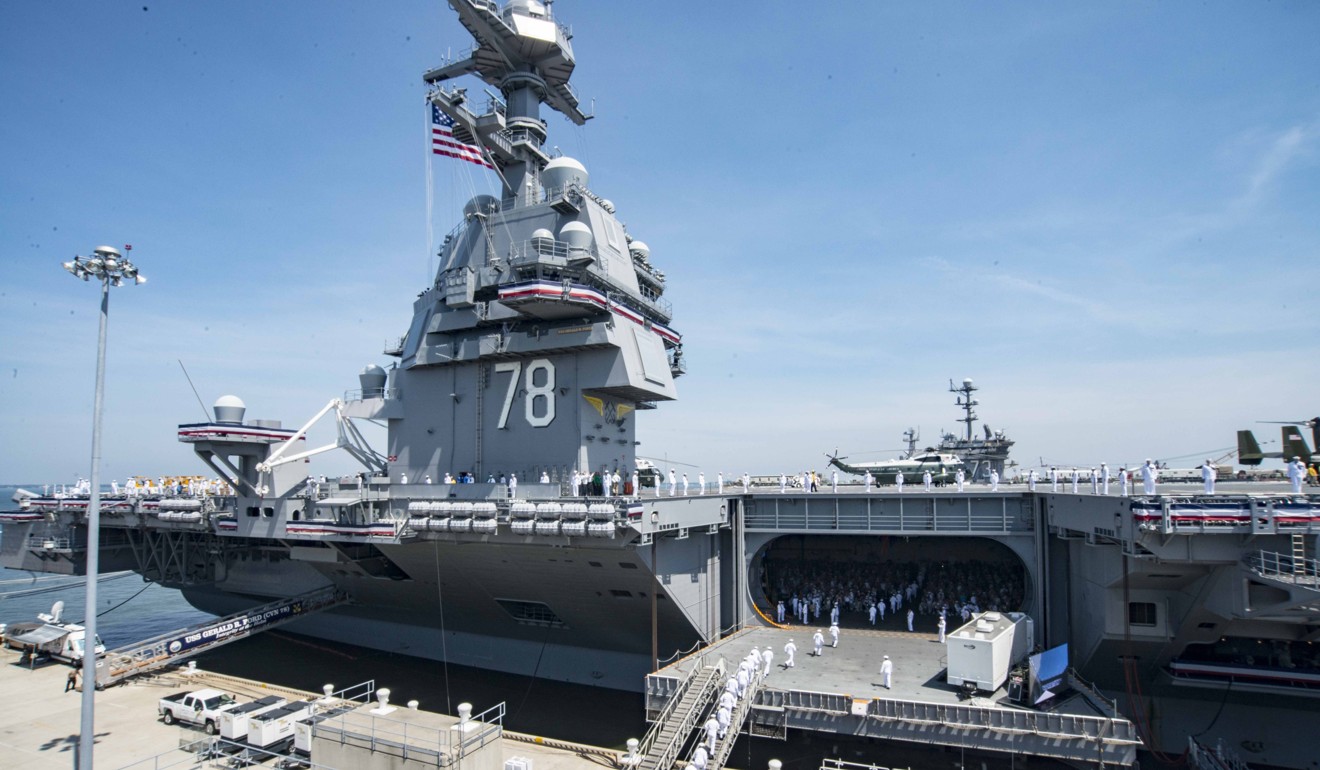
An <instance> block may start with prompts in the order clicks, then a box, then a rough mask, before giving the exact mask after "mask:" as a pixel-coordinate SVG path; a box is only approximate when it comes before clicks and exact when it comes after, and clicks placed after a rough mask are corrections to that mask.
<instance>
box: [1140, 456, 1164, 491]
mask: <svg viewBox="0 0 1320 770" xmlns="http://www.w3.org/2000/svg"><path fill="white" fill-rule="evenodd" d="M1159 480H1160V472H1159V470H1158V469H1157V468H1156V467H1155V463H1153V462H1151V461H1150V458H1149V457H1147V458H1146V464H1145V465H1143V466H1141V492H1142V494H1146V495H1153V494H1155V482H1157V481H1159Z"/></svg>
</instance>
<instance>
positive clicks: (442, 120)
mask: <svg viewBox="0 0 1320 770" xmlns="http://www.w3.org/2000/svg"><path fill="white" fill-rule="evenodd" d="M431 152H433V153H435V154H436V155H444V156H445V157H447V158H458V159H459V160H465V161H467V162H468V163H475V164H477V165H478V166H485V167H486V168H495V167H494V166H492V165H491V164H490V162H489V161H487V160H486V158H485V156H483V155H482V154H481V148H480V147H478V146H476V145H475V144H464V143H462V142H460V141H458V140H457V139H455V138H454V119H453V118H451V117H449V116H448V115H446V114H444V113H443V112H441V111H440V108H439V107H437V106H435V105H434V104H433V105H431Z"/></svg>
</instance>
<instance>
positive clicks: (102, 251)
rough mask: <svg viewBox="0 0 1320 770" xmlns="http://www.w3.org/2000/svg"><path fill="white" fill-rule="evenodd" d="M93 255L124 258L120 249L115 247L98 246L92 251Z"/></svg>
mask: <svg viewBox="0 0 1320 770" xmlns="http://www.w3.org/2000/svg"><path fill="white" fill-rule="evenodd" d="M92 253H93V254H96V255H98V256H101V257H122V256H124V255H123V254H121V253H120V252H119V249H116V248H115V247H114V246H97V247H96V248H95V249H93V250H92Z"/></svg>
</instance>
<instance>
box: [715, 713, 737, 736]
mask: <svg viewBox="0 0 1320 770" xmlns="http://www.w3.org/2000/svg"><path fill="white" fill-rule="evenodd" d="M715 721H716V722H719V724H720V738H721V739H723V738H724V736H726V735H728V734H729V723H730V722H732V721H733V711H732V709H728V708H725V707H724V706H720V707H719V708H718V709H716V710H715Z"/></svg>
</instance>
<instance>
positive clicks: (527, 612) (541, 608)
mask: <svg viewBox="0 0 1320 770" xmlns="http://www.w3.org/2000/svg"><path fill="white" fill-rule="evenodd" d="M495 602H496V603H497V604H499V605H500V606H501V607H503V608H504V611H505V612H507V613H509V614H510V615H512V616H513V619H514V620H516V621H518V622H519V623H523V624H526V625H532V626H552V627H555V628H559V627H562V626H563V625H564V621H562V620H560V619H559V616H558V615H556V614H555V613H554V610H552V609H550V607H549V606H548V605H546V604H544V603H543V602H525V601H520V600H518V599H496V600H495Z"/></svg>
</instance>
